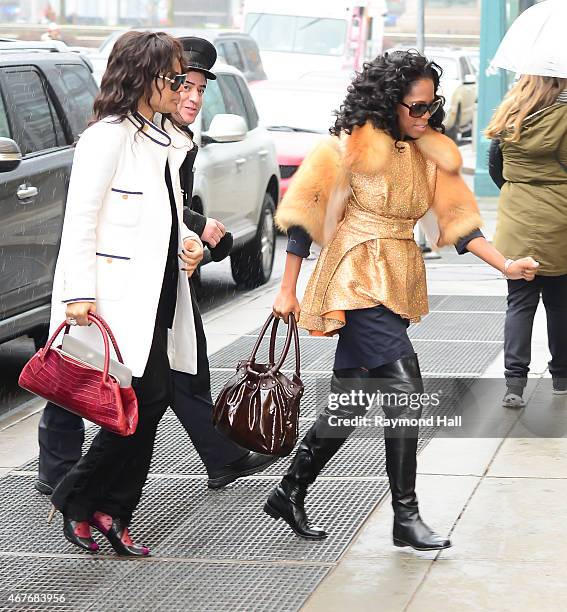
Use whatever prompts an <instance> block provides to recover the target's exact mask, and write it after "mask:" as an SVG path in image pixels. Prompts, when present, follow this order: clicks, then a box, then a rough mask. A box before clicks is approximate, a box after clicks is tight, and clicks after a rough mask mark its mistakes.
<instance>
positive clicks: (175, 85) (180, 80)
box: [157, 74, 187, 91]
mask: <svg viewBox="0 0 567 612" xmlns="http://www.w3.org/2000/svg"><path fill="white" fill-rule="evenodd" d="M157 78H158V79H163V80H164V81H168V82H169V84H170V85H169V87H170V88H171V91H177V90H178V89H179V88H180V87H181V85H183V84H184V83H185V79H186V78H187V75H186V74H176V75H175V76H174V77H173V78H172V77H168V76H165V75H164V74H158V75H157Z"/></svg>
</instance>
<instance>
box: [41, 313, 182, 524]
mask: <svg viewBox="0 0 567 612" xmlns="http://www.w3.org/2000/svg"><path fill="white" fill-rule="evenodd" d="M132 386H133V387H134V390H135V391H136V395H137V397H138V413H139V418H138V427H137V429H136V432H135V433H134V434H133V435H132V436H119V435H116V434H114V433H111V432H109V431H106V430H104V429H101V430H100V431H99V432H98V434H97V435H96V436H95V438H94V440H93V442H92V444H91V446H90V448H89V450H88V451H87V453H86V454H85V455H84V456H83V457H82V458H81V459H80V460H79V461H78V462H77V463H76V464H75V465H74V466H73V467H72V468H71V470H70V471H69V472H68V473H67V474H66V475H65V476H64V477H63V479H62V480H61V482H60V483H59V484H58V485H57V487H56V489H55V490H54V491H53V495H52V497H51V501H52V502H53V505H54V506H55V507H56V508H58V509H59V510H61V512H62V513H63V514H65V515H66V516H68V517H69V518H72V519H74V520H77V521H85V520H88V519H89V518H90V517H91V516H92V514H93V512H95V511H96V510H99V511H101V512H106V513H107V514H110V515H111V516H113V517H115V518H121V519H122V520H123V521H125V522H126V524H128V523H129V522H130V520H131V518H132V514H133V513H134V510H135V509H136V506H137V505H138V502H139V501H140V497H141V495H142V489H143V487H144V484H145V482H146V478H147V476H148V471H149V469H150V463H151V460H152V453H153V448H154V440H155V436H156V431H157V427H158V424H159V421H160V419H161V417H162V416H163V414H164V412H165V411H166V409H167V407H168V406H169V405H170V404H171V402H172V397H173V385H172V378H171V369H170V366H169V360H168V357H167V327H166V326H165V325H160V324H156V326H155V329H154V337H153V341H152V346H151V349H150V354H149V357H148V362H147V365H146V369H145V372H144V375H143V376H142V377H141V378H137V379H135V380H134V381H133V385H132Z"/></svg>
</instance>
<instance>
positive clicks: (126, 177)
mask: <svg viewBox="0 0 567 612" xmlns="http://www.w3.org/2000/svg"><path fill="white" fill-rule="evenodd" d="M142 124H143V130H142V131H140V130H139V127H140V126H142ZM191 146H192V144H191V141H190V140H189V139H188V138H187V136H185V135H184V134H183V133H182V132H180V131H178V130H177V129H176V128H175V127H174V126H173V125H172V124H171V123H170V122H169V121H168V120H166V122H165V127H164V129H163V130H162V129H161V128H159V127H158V126H156V125H154V124H153V123H151V122H149V121H147V120H145V119H143V118H142V117H141V116H140V115H136V116H132V117H128V118H127V119H125V120H123V121H121V122H117V121H116V118H113V117H109V118H106V119H104V120H101V121H98V122H97V123H95V124H93V125H92V126H90V127H89V128H87V129H86V130H85V132H83V134H82V135H81V138H80V140H79V142H78V144H77V148H76V151H75V157H74V160H73V168H72V171H71V180H70V184H69V194H68V197H67V206H66V211H65V220H64V224H63V234H62V238H61V248H60V251H59V257H58V260H57V266H56V271H55V279H54V284H53V295H52V309H51V332H53V330H54V329H55V328H56V327H57V326H58V325H59V324H60V323H61V322H62V321H63V320H64V319H65V308H66V304H67V303H68V302H71V301H89V300H90V301H92V300H95V301H96V306H97V312H98V313H99V314H100V315H101V316H102V317H103V318H104V319H105V320H106V321H107V322H108V324H109V325H110V327H111V329H112V331H113V332H114V335H115V336H116V340H117V342H118V345H119V347H120V350H121V352H122V356H123V357H124V362H125V364H126V365H127V366H128V367H129V368H130V369H131V370H132V374H133V375H134V376H142V375H143V373H144V369H145V366H146V362H147V360H148V355H149V352H150V347H151V344H152V338H153V331H154V325H155V320H156V312H157V306H158V301H159V297H160V292H161V287H162V282H163V275H164V270H165V263H166V258H167V252H168V247H169V237H170V232H171V206H170V202H169V194H168V190H167V186H166V183H165V178H164V177H165V164H166V161H168V162H169V168H170V173H171V179H172V184H173V191H174V194H175V200H176V204H177V217H178V222H179V236H178V248H179V252H181V248H182V245H183V241H184V240H185V239H187V238H193V239H195V240H197V241H199V237H198V236H197V234H195V233H194V232H192V231H191V230H189V229H188V228H187V226H186V225H185V224H184V222H183V202H182V194H181V188H180V185H179V167H180V165H181V163H182V162H183V160H184V159H185V156H186V154H187V151H188V150H189V149H190V148H191ZM72 334H73V335H75V336H77V337H78V338H80V339H81V340H83V341H86V342H88V343H89V344H91V345H92V346H94V347H95V348H97V350H102V347H103V345H102V340H101V337H100V332H99V330H98V328H97V327H96V326H94V325H91V326H90V327H74V328H72ZM168 354H169V360H170V364H171V367H172V369H174V370H179V371H181V372H187V373H189V374H195V373H196V371H197V344H196V337H195V326H194V321H193V308H192V304H191V296H190V293H189V284H188V282H187V279H186V278H185V273H184V272H180V274H179V277H178V286H177V303H176V310H175V318H174V321H173V326H172V329H171V330H170V332H169V337H168Z"/></svg>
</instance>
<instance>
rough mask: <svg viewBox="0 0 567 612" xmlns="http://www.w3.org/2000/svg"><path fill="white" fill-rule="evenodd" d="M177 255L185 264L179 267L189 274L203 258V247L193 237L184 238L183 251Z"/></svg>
mask: <svg viewBox="0 0 567 612" xmlns="http://www.w3.org/2000/svg"><path fill="white" fill-rule="evenodd" d="M178 257H179V259H181V261H182V262H183V263H184V264H185V266H184V267H182V268H181V269H182V270H184V271H185V272H187V276H191V275H192V274H193V272H195V270H196V269H197V266H198V265H199V263H200V262H201V259H203V247H202V246H201V245H200V244H199V243H198V242H197V241H196V240H194V239H193V238H185V240H184V241H183V252H182V253H181V254H180V255H178Z"/></svg>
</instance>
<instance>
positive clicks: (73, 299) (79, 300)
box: [61, 297, 96, 304]
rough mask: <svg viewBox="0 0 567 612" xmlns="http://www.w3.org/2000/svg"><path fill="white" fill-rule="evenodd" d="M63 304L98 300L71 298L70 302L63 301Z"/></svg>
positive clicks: (92, 298)
mask: <svg viewBox="0 0 567 612" xmlns="http://www.w3.org/2000/svg"><path fill="white" fill-rule="evenodd" d="M61 302H62V303H63V304H68V303H69V302H96V298H94V297H88V298H71V299H70V300H61Z"/></svg>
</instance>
